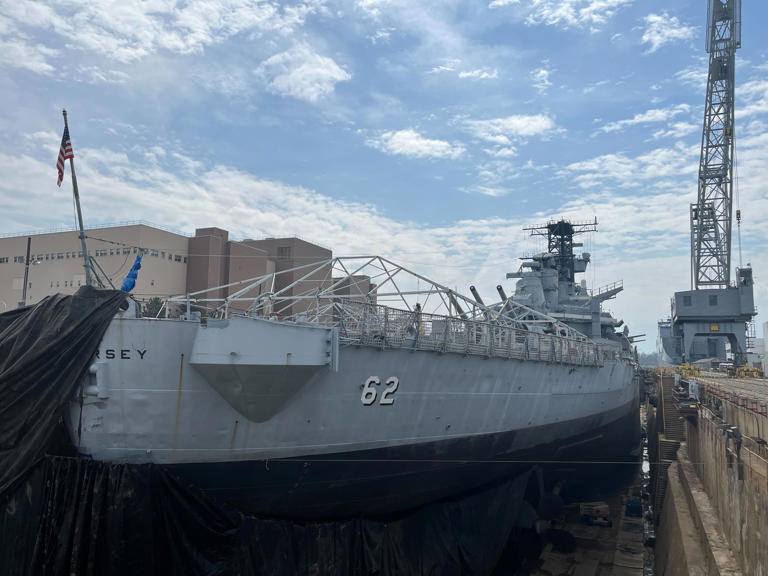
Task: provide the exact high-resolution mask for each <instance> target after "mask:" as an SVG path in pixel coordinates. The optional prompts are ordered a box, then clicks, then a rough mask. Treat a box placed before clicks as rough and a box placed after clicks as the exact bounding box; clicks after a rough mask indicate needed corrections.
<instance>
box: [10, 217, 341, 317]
mask: <svg viewBox="0 0 768 576" xmlns="http://www.w3.org/2000/svg"><path fill="white" fill-rule="evenodd" d="M28 238H29V242H30V264H29V267H28V272H27V290H26V304H34V303H36V302H39V301H40V300H42V299H43V298H45V297H46V296H49V295H51V294H56V293H63V294H72V293H74V292H75V291H77V289H78V287H80V286H82V285H83V284H85V274H84V267H83V257H82V256H83V255H82V250H81V248H80V239H79V233H78V232H77V231H66V232H53V233H43V234H32V235H19V236H8V237H4V238H0V312H3V311H5V310H7V309H12V308H15V307H17V306H18V305H20V304H23V303H24V297H25V295H24V273H25V267H26V266H25V262H26V253H27V241H28ZM86 240H87V245H88V252H89V254H90V255H91V256H92V257H93V258H94V260H95V262H96V266H95V268H96V272H97V274H98V275H99V276H100V277H101V278H102V279H103V280H104V282H105V284H106V279H107V278H109V279H111V281H112V283H113V284H114V286H115V287H116V288H119V287H120V286H121V284H122V282H123V280H124V279H125V277H126V275H127V274H128V271H129V270H130V269H131V266H132V265H133V263H134V260H135V258H136V255H137V254H138V253H139V252H143V253H144V256H143V258H142V267H141V270H140V271H139V275H138V279H137V282H136V287H135V288H134V289H133V290H132V294H133V295H134V296H135V297H136V299H137V300H140V301H147V300H149V299H150V298H152V297H154V296H158V297H160V298H164V297H167V296H170V295H174V294H185V293H187V292H196V291H199V290H204V289H206V288H211V287H215V286H223V285H227V284H233V283H237V282H239V281H241V280H245V279H248V278H253V277H256V276H261V275H264V274H269V273H272V272H274V271H276V270H277V271H281V270H287V269H289V268H292V267H295V266H299V265H301V264H310V263H313V262H321V261H325V260H329V259H330V258H331V257H332V254H331V251H330V250H328V249H326V248H323V247H320V246H316V245H314V244H311V243H309V242H306V241H304V240H300V239H298V238H268V239H265V240H245V241H243V242H235V241H232V240H229V232H227V231H226V230H222V229H220V228H199V229H197V230H196V232H195V235H194V236H191V237H188V236H185V235H182V234H177V233H174V232H169V231H166V230H162V229H159V228H157V227H154V226H151V225H147V224H134V225H127V226H113V227H105V228H94V229H89V230H86ZM301 276H302V275H301V274H298V273H291V274H285V275H281V276H278V279H277V285H276V286H275V289H276V290H279V289H281V288H284V287H286V286H288V285H289V284H291V283H292V282H294V281H296V280H299V279H300V278H301ZM315 276H316V277H315ZM315 276H313V277H311V278H306V279H304V280H302V281H301V282H300V283H298V284H297V285H296V286H295V287H294V290H293V292H294V295H298V294H300V293H305V292H307V291H308V290H311V289H313V288H317V287H320V286H321V285H330V282H331V280H330V268H329V269H328V272H327V273H320V274H317V275H315ZM240 287H241V286H231V287H230V288H228V289H225V290H219V291H217V293H216V294H214V293H208V294H206V297H211V298H222V297H224V296H228V295H231V294H232V293H234V292H235V291H237V290H238V289H239V288H240ZM243 307H246V305H243ZM302 308H303V307H302ZM300 311H301V310H298V309H297V310H287V311H286V315H287V314H290V313H298V312H300Z"/></svg>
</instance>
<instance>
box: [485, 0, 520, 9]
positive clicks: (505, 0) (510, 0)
mask: <svg viewBox="0 0 768 576" xmlns="http://www.w3.org/2000/svg"><path fill="white" fill-rule="evenodd" d="M519 3H520V0H493V2H491V3H490V4H488V8H503V7H504V6H511V5H512V4H519Z"/></svg>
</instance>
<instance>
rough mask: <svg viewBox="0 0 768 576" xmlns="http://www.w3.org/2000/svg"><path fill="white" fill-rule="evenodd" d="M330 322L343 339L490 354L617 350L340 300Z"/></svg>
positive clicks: (600, 355) (552, 358) (561, 356)
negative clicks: (332, 320)
mask: <svg viewBox="0 0 768 576" xmlns="http://www.w3.org/2000/svg"><path fill="white" fill-rule="evenodd" d="M333 315H334V323H335V324H336V325H337V326H338V327H339V338H340V343H341V344H342V345H357V346H372V347H377V348H405V349H410V350H428V351H434V352H439V353H457V354H464V355H473V356H485V357H488V358H515V359H518V360H532V361H541V362H554V363H558V364H572V365H580V366H601V365H602V364H603V362H605V361H606V360H611V359H614V358H617V352H616V351H614V350H611V349H606V348H603V347H599V346H597V344H595V343H594V342H593V341H591V340H588V339H587V338H586V337H585V338H584V339H583V340H578V339H573V338H567V337H563V336H558V335H555V334H542V333H538V332H533V331H530V330H525V329H521V328H515V327H512V326H505V325H502V324H500V323H499V322H496V321H478V320H472V319H467V320H465V319H462V318H456V317H450V316H438V315H434V314H426V313H422V312H420V311H407V310H399V309H395V308H389V307H386V306H380V305H375V304H364V303H360V302H352V301H342V302H340V303H338V304H337V305H336V306H335V309H334V314H333Z"/></svg>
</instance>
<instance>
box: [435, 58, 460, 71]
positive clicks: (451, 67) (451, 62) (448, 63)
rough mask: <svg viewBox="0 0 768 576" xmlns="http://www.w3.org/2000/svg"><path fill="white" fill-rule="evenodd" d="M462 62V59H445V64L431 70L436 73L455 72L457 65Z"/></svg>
mask: <svg viewBox="0 0 768 576" xmlns="http://www.w3.org/2000/svg"><path fill="white" fill-rule="evenodd" d="M459 64H461V60H456V59H454V58H448V59H446V60H445V61H444V63H443V64H438V65H437V66H435V67H433V68H432V69H431V70H430V72H431V73H433V74H435V73H438V72H453V71H455V70H456V67H457V66H458V65H459Z"/></svg>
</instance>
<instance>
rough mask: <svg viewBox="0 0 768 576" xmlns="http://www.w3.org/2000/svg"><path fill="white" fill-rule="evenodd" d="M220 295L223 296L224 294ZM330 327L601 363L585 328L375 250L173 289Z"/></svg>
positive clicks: (213, 312) (459, 349)
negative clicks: (451, 283) (472, 290)
mask: <svg viewBox="0 0 768 576" xmlns="http://www.w3.org/2000/svg"><path fill="white" fill-rule="evenodd" d="M224 294H226V295H224ZM171 307H173V308H183V309H186V317H187V318H191V317H192V315H193V312H194V311H202V310H205V311H206V313H207V315H208V316H210V317H216V318H227V317H229V316H230V315H232V314H237V315H243V316H251V317H260V318H269V319H272V320H276V321H292V322H298V323H312V324H320V325H323V326H327V327H336V328H338V330H339V339H340V343H341V344H342V345H357V346H361V345H362V346H375V347H380V348H410V349H414V350H432V351H436V352H453V353H463V354H468V355H483V356H488V357H502V358H517V359H522V360H540V361H547V362H557V363H566V364H576V365H601V364H602V361H603V360H604V359H605V351H601V350H600V348H599V347H598V345H597V344H596V343H595V342H594V341H592V340H590V339H589V338H587V337H586V336H585V335H584V334H582V333H580V332H578V331H576V330H574V329H573V328H571V327H570V326H568V325H566V324H563V323H562V322H559V321H558V320H556V319H554V318H552V317H550V316H547V315H546V314H543V313H541V312H538V311H536V310H533V309H531V308H528V307H526V306H523V305H521V304H518V303H516V302H514V301H512V300H511V299H509V298H506V299H505V300H502V301H499V302H495V303H492V304H485V303H483V302H482V301H479V298H478V299H474V298H471V297H469V296H465V295H463V294H461V293H459V292H457V291H455V290H452V289H451V288H448V287H447V286H444V285H442V284H439V283H437V282H434V281H433V280H430V279H429V278H426V277H425V276H422V275H420V274H417V273H415V272H413V271H411V270H409V269H407V268H405V267H403V266H400V265H398V264H395V263H394V262H392V261H391V260H388V259H386V258H383V257H381V256H352V257H338V258H333V259H330V260H325V261H322V262H313V263H311V264H305V265H303V266H297V267H294V268H290V269H287V270H280V271H276V272H273V273H270V274H265V275H263V276H258V277H255V278H249V279H246V280H240V281H238V282H232V283H230V284H226V285H223V286H216V287H213V288H207V289H205V290H200V291H197V292H192V293H189V294H184V295H179V296H172V297H170V298H168V300H167V301H166V303H165V305H164V308H165V313H166V316H167V315H168V310H169V308H171Z"/></svg>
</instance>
